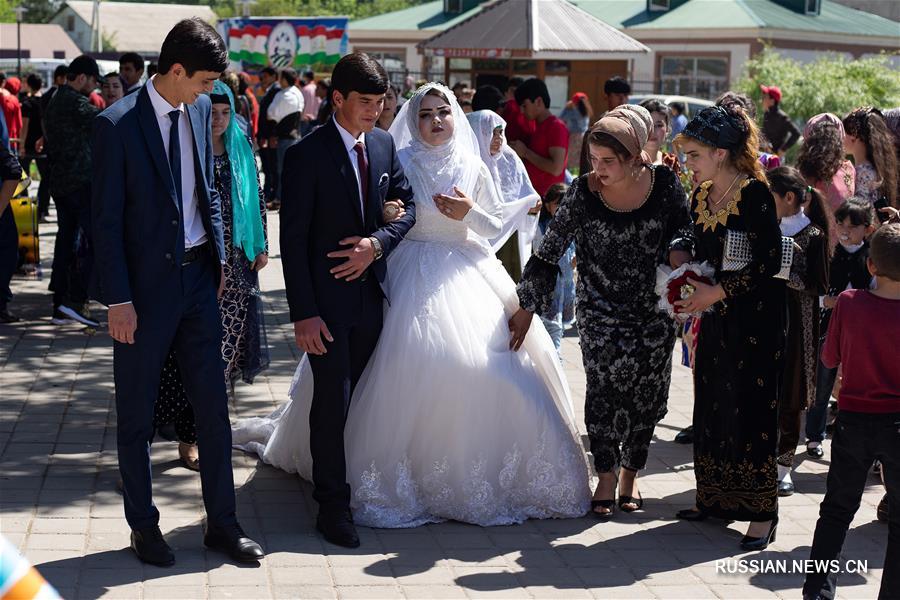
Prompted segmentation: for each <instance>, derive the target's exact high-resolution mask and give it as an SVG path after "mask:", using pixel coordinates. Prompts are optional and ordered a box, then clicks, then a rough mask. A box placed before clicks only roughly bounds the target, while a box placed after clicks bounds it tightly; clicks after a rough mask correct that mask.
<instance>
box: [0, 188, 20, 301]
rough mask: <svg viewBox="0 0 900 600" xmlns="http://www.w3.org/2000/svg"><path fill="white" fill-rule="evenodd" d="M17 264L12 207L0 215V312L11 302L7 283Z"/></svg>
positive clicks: (16, 244)
mask: <svg viewBox="0 0 900 600" xmlns="http://www.w3.org/2000/svg"><path fill="white" fill-rule="evenodd" d="M18 263H19V230H18V229H16V220H15V218H14V217H13V211H12V206H7V207H6V210H4V211H3V214H0V312H2V311H4V310H6V305H7V304H9V301H10V300H12V290H11V289H10V287H9V282H10V281H11V280H12V276H13V273H15V272H16V267H17V266H18Z"/></svg>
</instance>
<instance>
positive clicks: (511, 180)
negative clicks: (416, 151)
mask: <svg viewBox="0 0 900 600" xmlns="http://www.w3.org/2000/svg"><path fill="white" fill-rule="evenodd" d="M466 117H467V118H468V119H469V123H470V124H471V125H472V129H474V130H475V135H476V137H477V138H478V146H479V149H480V152H481V160H482V161H484V164H485V165H487V168H488V171H490V172H491V176H492V177H493V178H494V184H495V185H496V186H497V191H498V192H500V196H501V199H502V200H503V231H502V232H501V233H500V235H499V236H497V237H496V238H495V239H493V240H491V247H492V248H493V250H494V252H496V251H497V250H499V249H500V247H501V246H503V244H505V243H506V240H508V239H509V238H510V236H511V235H512V234H513V233H515V232H516V231H518V232H519V246H520V254H521V256H520V258H521V263H522V266H523V267H524V265H525V262H527V260H528V257H529V256H530V254H531V253H530V252H529V251H528V248H530V247H531V241H532V240H533V239H534V234H535V231H536V228H537V222H538V219H537V217H536V216H531V215H529V214H528V210H529V209H530V208H532V207H533V206H534V205H535V204H537V203H538V201H539V200H540V199H541V196H540V194H538V193H537V191H535V189H534V186H533V185H531V179H530V178H529V177H528V171H526V170H525V164H524V163H523V162H522V159H521V158H519V155H518V154H516V153H515V151H513V149H512V148H510V147H509V144H507V143H506V135H505V133H504V134H503V142H502V144H501V145H500V151H499V152H497V154H491V140H492V138H493V137H494V130H495V129H496V128H497V127H502V128H503V130H504V132H505V130H506V121H505V120H504V119H503V117H501V116H500V115H498V114H497V113H495V112H494V111H492V110H479V111H476V112H473V113H469V114H468V115H466Z"/></svg>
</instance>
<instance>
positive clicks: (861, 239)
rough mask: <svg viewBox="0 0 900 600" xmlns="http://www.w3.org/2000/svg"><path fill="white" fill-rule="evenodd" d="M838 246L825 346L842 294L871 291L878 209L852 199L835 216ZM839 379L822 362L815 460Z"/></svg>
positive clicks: (810, 423) (809, 420) (809, 430)
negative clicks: (871, 256) (833, 311)
mask: <svg viewBox="0 0 900 600" xmlns="http://www.w3.org/2000/svg"><path fill="white" fill-rule="evenodd" d="M834 218H835V221H836V224H835V229H836V231H837V240H838V244H837V246H836V247H835V250H834V256H833V257H832V259H831V267H830V269H829V277H828V291H827V292H826V294H825V295H824V296H822V297H821V298H820V301H819V303H820V307H821V309H822V321H821V325H820V326H819V331H820V333H821V340H822V342H823V343H824V340H825V335H826V334H827V333H828V322H829V319H830V318H831V309H833V308H834V305H835V302H837V297H838V295H839V294H840V293H841V292H843V291H844V290H847V289H867V288H868V287H869V284H870V283H871V281H872V276H871V275H870V274H869V269H868V267H867V266H866V259H867V258H868V257H869V246H868V243H867V242H866V238H867V237H869V236H870V235H871V234H872V232H874V231H875V209H874V208H873V207H872V205H871V204H870V203H869V202H867V201H866V200H862V199H860V198H855V197H854V198H850V199H849V200H847V201H845V202H844V203H843V204H842V205H841V206H840V207H838V209H837V211H836V212H835V214H834ZM836 378H837V368H828V367H826V366H825V365H824V364H822V361H821V360H819V364H818V367H817V370H816V399H815V403H814V404H813V405H812V406H811V407H810V409H809V413H808V414H807V415H806V452H807V453H808V454H809V455H810V456H812V457H813V458H822V457H823V456H824V455H825V451H824V450H823V449H822V441H823V440H824V439H825V424H826V421H827V418H828V401H829V400H830V399H831V390H832V389H833V388H834V382H835V379H836Z"/></svg>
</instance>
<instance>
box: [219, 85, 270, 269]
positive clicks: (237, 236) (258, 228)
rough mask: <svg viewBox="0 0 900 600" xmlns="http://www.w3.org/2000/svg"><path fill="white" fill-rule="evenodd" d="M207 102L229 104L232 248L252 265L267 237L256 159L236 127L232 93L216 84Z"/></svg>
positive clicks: (227, 143) (227, 140)
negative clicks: (209, 100) (239, 250)
mask: <svg viewBox="0 0 900 600" xmlns="http://www.w3.org/2000/svg"><path fill="white" fill-rule="evenodd" d="M210 98H211V99H212V101H213V102H214V103H220V102H221V103H223V104H224V102H222V100H223V99H227V100H228V104H229V106H231V118H230V120H229V121H228V128H227V129H225V151H226V152H227V153H228V160H229V161H230V162H231V207H232V216H233V227H232V230H233V234H232V237H233V240H232V243H233V244H234V247H235V248H239V249H241V250H243V252H244V255H245V256H246V257H247V260H249V261H250V262H253V261H254V260H256V257H257V256H258V255H260V254H262V253H263V252H265V251H266V236H265V233H264V232H263V226H262V219H261V218H260V214H259V181H258V180H257V171H256V159H255V158H254V156H253V148H251V147H250V142H249V140H247V136H246V135H244V132H243V131H242V130H241V127H240V125H238V122H237V119H236V118H235V116H236V115H237V113H236V112H235V110H234V96H233V95H232V93H231V89H230V88H229V87H228V86H227V85H225V84H224V83H223V82H221V81H219V80H216V82H215V84H214V85H213V91H212V94H210Z"/></svg>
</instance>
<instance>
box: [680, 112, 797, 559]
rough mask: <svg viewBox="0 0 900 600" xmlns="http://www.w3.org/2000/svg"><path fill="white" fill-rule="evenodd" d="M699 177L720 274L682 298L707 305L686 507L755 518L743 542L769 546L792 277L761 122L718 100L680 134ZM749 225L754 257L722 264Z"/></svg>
mask: <svg viewBox="0 0 900 600" xmlns="http://www.w3.org/2000/svg"><path fill="white" fill-rule="evenodd" d="M676 140H677V142H678V144H679V147H680V149H681V151H682V152H684V154H685V156H686V158H687V161H686V164H687V167H688V168H689V169H690V170H691V171H693V173H694V176H695V178H696V179H697V180H698V181H701V182H703V183H701V184H700V185H699V186H697V188H696V189H695V191H694V195H693V199H692V204H691V206H692V217H693V218H694V220H695V225H694V237H695V240H696V256H695V259H696V260H697V262H702V261H707V262H708V263H709V264H710V265H712V266H713V267H715V269H716V275H715V279H716V281H717V282H718V283H716V284H714V285H706V284H704V283H700V282H696V283H695V286H696V292H694V294H693V295H691V296H690V297H689V298H687V299H686V300H683V301H679V302H677V303H676V304H677V305H678V306H680V307H681V308H682V309H683V310H685V311H686V312H691V313H693V312H699V311H702V310H705V309H707V308H709V307H712V310H711V311H710V312H705V313H703V316H702V317H701V321H700V333H699V340H698V342H697V353H696V359H695V364H694V475H695V477H696V479H697V501H696V507H695V508H694V509H687V510H683V511H680V512H679V513H678V517H679V518H682V519H688V520H701V519H705V518H706V517H707V516H713V517H718V518H721V519H730V520H735V521H750V527H749V529H748V531H747V535H746V536H745V537H744V540H743V541H742V542H741V545H742V547H743V548H745V549H747V550H753V549H761V548H765V547H766V546H767V545H768V543H769V541H771V539H773V535H774V527H775V525H776V524H777V522H778V517H777V514H778V497H777V479H776V478H777V473H778V471H777V468H776V462H775V453H776V443H777V439H778V421H777V413H778V398H779V395H780V391H781V376H782V369H783V364H784V339H785V331H784V321H785V319H784V314H785V284H784V281H783V280H781V279H776V278H774V277H773V276H774V275H775V274H776V273H778V271H779V269H780V267H781V230H780V229H779V227H778V217H777V214H776V210H775V200H774V199H773V198H772V194H771V193H770V192H769V188H768V186H767V185H766V174H765V172H764V170H763V167H762V165H761V164H760V162H759V160H758V152H757V148H758V147H759V145H758V141H759V140H758V132H757V129H756V125H755V124H754V123H753V122H752V121H751V120H750V119H749V118H748V117H747V116H746V115H745V114H744V113H743V112H742V111H741V109H740V108H734V107H729V108H723V107H719V106H714V107H710V108H707V109H704V110H702V111H700V113H699V114H698V115H697V116H696V117H695V118H694V119H693V120H692V121H691V122H690V123H688V126H687V127H686V128H685V130H684V131H683V132H682V134H681V135H679V136H678V138H676ZM729 230H731V231H734V232H741V233H744V234H745V235H746V238H747V240H748V242H749V249H750V261H749V263H748V264H746V266H744V267H743V268H741V269H739V270H730V271H726V270H723V268H722V261H723V255H724V252H725V247H726V242H725V240H726V235H727V232H728V231H729Z"/></svg>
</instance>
